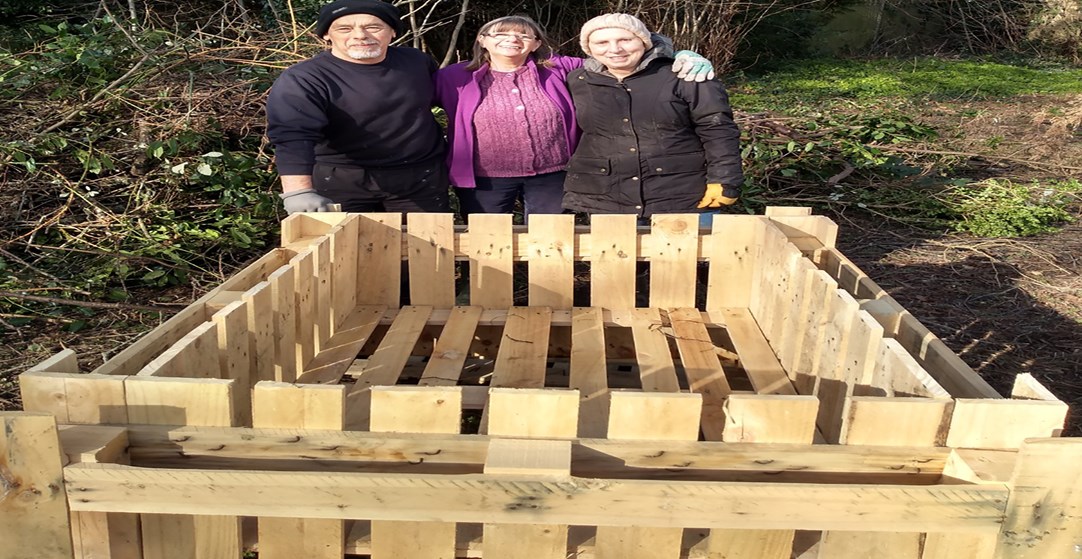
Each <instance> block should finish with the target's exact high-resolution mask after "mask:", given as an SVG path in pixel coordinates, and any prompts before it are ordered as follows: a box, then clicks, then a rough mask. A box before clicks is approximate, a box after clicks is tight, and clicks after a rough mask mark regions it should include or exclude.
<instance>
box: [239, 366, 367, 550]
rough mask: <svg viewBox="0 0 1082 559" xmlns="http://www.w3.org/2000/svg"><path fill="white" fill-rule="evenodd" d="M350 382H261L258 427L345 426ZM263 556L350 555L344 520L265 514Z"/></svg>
mask: <svg viewBox="0 0 1082 559" xmlns="http://www.w3.org/2000/svg"><path fill="white" fill-rule="evenodd" d="M345 388H346V387H345V386H342V385H334V386H321V385H308V386H297V385H293V384H289V383H278V382H260V383H258V384H256V386H255V392H254V394H253V400H252V426H253V427H257V428H280V429H332V430H341V429H342V421H343V417H344V412H345ZM257 524H258V530H259V557H260V558H263V559H293V558H296V557H306V558H309V557H310V558H312V559H340V558H341V557H342V555H343V554H344V553H345V527H344V525H343V523H342V521H341V520H326V519H305V518H259V519H258V520H257Z"/></svg>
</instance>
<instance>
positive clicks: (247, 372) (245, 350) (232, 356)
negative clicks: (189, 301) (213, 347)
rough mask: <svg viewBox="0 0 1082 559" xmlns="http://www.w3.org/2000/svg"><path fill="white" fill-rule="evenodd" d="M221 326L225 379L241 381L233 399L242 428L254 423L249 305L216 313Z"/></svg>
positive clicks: (215, 319)
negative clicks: (252, 418)
mask: <svg viewBox="0 0 1082 559" xmlns="http://www.w3.org/2000/svg"><path fill="white" fill-rule="evenodd" d="M211 320H212V321H213V322H214V323H215V324H216V325H217V326H218V361H219V366H220V367H221V369H220V370H221V378H223V379H235V380H236V381H237V384H236V387H235V391H234V394H233V397H234V398H236V413H237V417H239V418H243V419H241V422H240V424H247V423H248V422H249V421H251V419H250V418H251V414H252V404H251V402H252V395H251V389H252V384H253V383H252V360H251V335H250V333H249V332H248V304H247V303H245V302H244V301H235V302H233V303H230V304H229V305H226V306H225V307H224V308H223V309H222V310H220V311H218V312H216V313H214V316H212V317H211Z"/></svg>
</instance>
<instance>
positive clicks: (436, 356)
mask: <svg viewBox="0 0 1082 559" xmlns="http://www.w3.org/2000/svg"><path fill="white" fill-rule="evenodd" d="M482 310H484V309H482V308H481V307H455V308H453V309H451V314H450V315H449V316H448V318H447V323H446V324H444V326H443V332H440V337H439V339H438V340H436V345H435V346H434V347H433V348H432V357H431V358H429V360H428V363H427V364H426V365H425V370H424V372H423V373H422V374H421V380H420V382H419V384H421V385H423V386H454V385H456V384H458V378H459V376H461V374H462V367H463V365H465V363H466V358H467V357H468V356H469V354H470V344H472V343H473V337H474V332H476V331H477V323H478V322H479V321H480V320H481V311H482Z"/></svg>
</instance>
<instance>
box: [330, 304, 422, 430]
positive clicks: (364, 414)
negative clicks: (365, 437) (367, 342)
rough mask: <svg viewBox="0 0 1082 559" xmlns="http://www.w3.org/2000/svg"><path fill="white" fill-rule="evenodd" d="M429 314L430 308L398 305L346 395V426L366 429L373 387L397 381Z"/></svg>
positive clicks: (369, 415) (388, 384)
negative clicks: (384, 334)
mask: <svg viewBox="0 0 1082 559" xmlns="http://www.w3.org/2000/svg"><path fill="white" fill-rule="evenodd" d="M431 315H432V307H413V306H408V307H402V309H401V310H400V311H399V312H398V316H396V317H395V319H394V322H392V323H391V327H390V328H388V330H387V335H386V336H384V337H383V341H382V342H380V344H379V347H377V348H376V350H375V351H374V352H372V357H370V358H369V359H368V364H367V365H366V366H365V368H364V370H362V371H361V373H360V374H359V375H358V376H357V382H356V383H354V385H353V388H351V389H350V391H349V394H348V395H347V396H346V428H347V429H360V430H367V429H368V421H369V418H370V417H371V404H372V397H371V393H370V389H371V388H372V387H373V386H390V385H393V384H395V383H396V382H398V377H399V376H400V375H401V374H402V368H403V367H405V365H406V361H408V360H409V357H410V354H411V353H413V348H414V347H416V345H417V339H418V338H419V337H420V335H421V331H422V330H424V327H425V324H427V323H428V317H429V316H431Z"/></svg>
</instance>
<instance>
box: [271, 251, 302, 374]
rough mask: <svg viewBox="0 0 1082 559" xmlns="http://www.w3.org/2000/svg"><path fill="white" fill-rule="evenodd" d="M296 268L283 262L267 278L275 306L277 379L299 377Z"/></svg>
mask: <svg viewBox="0 0 1082 559" xmlns="http://www.w3.org/2000/svg"><path fill="white" fill-rule="evenodd" d="M293 274H294V268H293V267H292V266H282V267H281V268H278V269H277V270H275V271H274V272H272V273H271V275H270V276H269V277H268V278H267V281H268V282H269V283H270V286H271V287H270V289H271V300H272V301H271V304H272V305H273V309H274V342H273V343H274V380H276V381H278V382H293V381H295V380H297V370H298V369H297V361H298V359H297V357H298V355H299V353H298V351H297V319H296V312H297V294H296V291H295V285H296V284H295V277H294V275H293Z"/></svg>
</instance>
